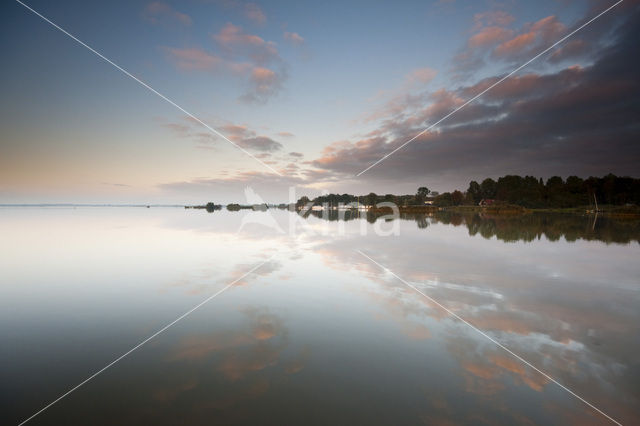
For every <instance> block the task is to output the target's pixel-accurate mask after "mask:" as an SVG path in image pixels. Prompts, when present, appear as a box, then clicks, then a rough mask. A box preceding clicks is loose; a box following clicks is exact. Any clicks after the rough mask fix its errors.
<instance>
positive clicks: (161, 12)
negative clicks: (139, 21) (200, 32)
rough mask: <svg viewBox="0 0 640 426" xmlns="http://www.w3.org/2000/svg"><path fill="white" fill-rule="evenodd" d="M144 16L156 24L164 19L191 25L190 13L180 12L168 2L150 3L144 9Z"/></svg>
mask: <svg viewBox="0 0 640 426" xmlns="http://www.w3.org/2000/svg"><path fill="white" fill-rule="evenodd" d="M143 16H144V18H145V19H147V20H148V21H150V22H153V23H154V24H158V23H160V22H162V21H165V22H166V21H173V22H177V23H179V24H182V25H186V26H189V25H191V17H190V16H189V15H187V14H186V13H181V12H178V11H177V10H174V9H173V8H172V7H171V6H169V5H168V4H166V3H162V2H159V1H156V2H152V3H149V4H148V5H147V6H146V7H145V9H144V12H143Z"/></svg>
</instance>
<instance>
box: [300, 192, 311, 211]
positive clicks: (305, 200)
mask: <svg viewBox="0 0 640 426" xmlns="http://www.w3.org/2000/svg"><path fill="white" fill-rule="evenodd" d="M310 202H311V200H310V199H309V197H307V196H306V195H303V196H302V197H300V199H299V200H298V202H297V203H296V208H297V209H301V208H303V207H305V206H306V205H307V204H309V203H310Z"/></svg>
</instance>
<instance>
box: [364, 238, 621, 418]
mask: <svg viewBox="0 0 640 426" xmlns="http://www.w3.org/2000/svg"><path fill="white" fill-rule="evenodd" d="M356 252H358V253H360V254H361V255H362V256H363V257H365V258H367V259H368V260H369V261H370V262H372V263H373V264H375V265H376V266H378V267H379V268H381V269H382V270H383V271H385V272H388V273H390V274H391V275H393V276H394V277H395V278H397V279H398V280H400V281H402V282H403V283H404V284H406V285H407V286H408V287H410V288H412V289H413V290H415V291H416V292H418V293H420V294H421V295H422V296H424V297H426V298H427V299H429V301H431V302H432V303H434V304H436V305H438V306H439V307H440V308H441V309H443V310H444V311H446V312H447V313H448V314H449V315H451V316H453V317H455V318H456V319H457V320H459V321H461V322H463V323H464V324H466V325H468V326H469V327H471V328H472V329H473V330H474V331H475V332H477V333H479V334H480V335H482V336H483V337H486V338H487V339H489V340H490V341H491V342H493V343H495V344H496V345H498V346H499V347H500V348H501V349H504V350H505V351H506V352H508V353H509V354H510V355H511V356H513V357H514V358H516V359H517V360H519V361H521V362H522V363H524V364H526V365H527V366H529V367H531V368H532V369H534V370H535V371H537V372H538V373H540V374H542V375H543V376H544V377H545V378H546V379H548V380H549V381H551V382H553V383H555V384H556V385H558V386H560V387H561V388H562V389H564V390H566V391H567V392H569V393H570V394H571V395H573V396H575V397H576V398H578V399H579V400H580V401H582V402H584V403H585V404H587V405H588V406H589V407H591V408H593V409H594V410H596V411H597V412H598V413H600V414H602V415H603V416H605V417H606V418H607V419H609V420H611V421H612V422H613V423H615V424H617V425H619V426H622V424H621V423H620V422H618V421H616V420H615V419H613V418H612V417H611V416H609V415H608V414H606V413H605V412H604V411H602V410H600V409H599V408H598V407H596V406H595V405H593V404H591V403H590V402H589V401H587V400H586V399H584V398H582V397H581V396H580V395H578V394H576V393H575V392H574V391H572V390H571V389H569V388H568V387H566V386H565V385H563V384H562V383H560V382H559V381H557V380H556V379H554V378H553V377H551V376H550V375H548V374H547V373H545V372H544V371H542V370H540V369H539V368H537V367H536V366H534V365H533V364H531V363H530V362H529V361H527V360H526V359H524V358H522V357H521V356H520V355H518V354H516V353H515V352H513V351H511V350H510V349H509V348H507V347H506V346H504V345H503V344H502V343H500V342H498V341H497V340H495V339H494V338H493V337H491V336H489V335H488V334H487V333H485V332H484V331H482V330H480V329H479V328H477V327H476V326H474V325H473V324H471V323H470V322H469V321H467V320H465V319H464V318H462V317H460V316H459V315H458V314H456V313H455V312H453V311H452V310H450V309H448V308H447V307H446V306H444V305H442V304H441V303H440V302H438V301H437V300H435V299H434V298H433V297H431V296H428V295H427V294H425V293H424V292H422V291H420V290H419V289H418V288H417V287H416V286H414V285H412V284H410V283H408V282H407V281H405V280H403V279H402V278H401V277H399V276H398V275H396V274H395V273H394V272H393V271H391V270H390V269H389V268H387V267H385V266H384V265H381V264H380V263H378V262H376V261H375V260H373V259H372V258H370V257H369V256H367V255H366V254H364V253H363V252H362V251H360V250H356Z"/></svg>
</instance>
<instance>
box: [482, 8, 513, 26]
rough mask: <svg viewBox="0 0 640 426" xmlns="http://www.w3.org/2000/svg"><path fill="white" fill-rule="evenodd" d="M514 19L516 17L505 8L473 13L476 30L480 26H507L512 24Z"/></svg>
mask: <svg viewBox="0 0 640 426" xmlns="http://www.w3.org/2000/svg"><path fill="white" fill-rule="evenodd" d="M514 20H515V18H514V17H513V16H512V15H511V14H510V13H508V12H505V11H504V10H490V11H487V12H481V13H476V14H475V15H473V21H474V30H479V29H480V28H483V27H490V26H493V25H497V26H500V27H505V26H507V25H509V24H511V23H512V22H513V21H514Z"/></svg>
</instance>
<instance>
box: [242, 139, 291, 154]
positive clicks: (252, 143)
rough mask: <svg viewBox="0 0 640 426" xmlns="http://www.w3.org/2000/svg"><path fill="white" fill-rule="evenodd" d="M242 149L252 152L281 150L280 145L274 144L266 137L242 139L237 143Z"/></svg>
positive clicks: (278, 143) (274, 142)
mask: <svg viewBox="0 0 640 426" xmlns="http://www.w3.org/2000/svg"><path fill="white" fill-rule="evenodd" d="M238 145H240V146H241V147H243V148H248V149H251V150H254V151H264V152H275V151H278V150H280V149H282V144H281V143H280V142H276V141H274V140H273V139H271V138H269V137H267V136H257V137H254V138H247V139H242V140H241V141H240V142H238Z"/></svg>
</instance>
